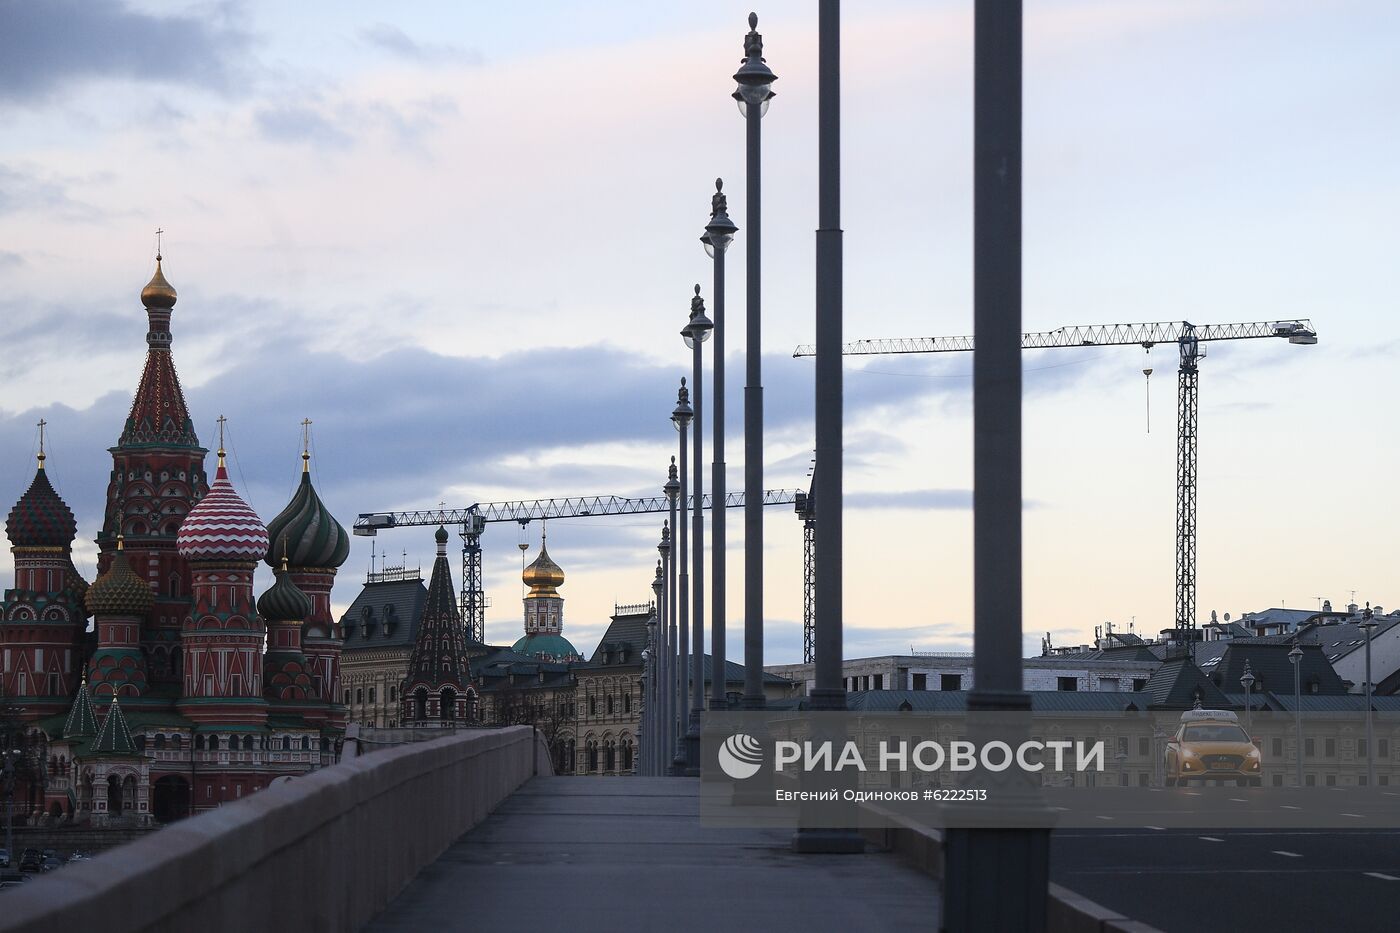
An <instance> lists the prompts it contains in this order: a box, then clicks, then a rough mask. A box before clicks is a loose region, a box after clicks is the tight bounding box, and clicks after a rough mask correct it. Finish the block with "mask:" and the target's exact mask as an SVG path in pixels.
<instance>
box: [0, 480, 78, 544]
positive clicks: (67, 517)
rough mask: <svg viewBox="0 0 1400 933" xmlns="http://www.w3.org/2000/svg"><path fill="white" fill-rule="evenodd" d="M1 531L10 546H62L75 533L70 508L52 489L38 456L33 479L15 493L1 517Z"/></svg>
mask: <svg viewBox="0 0 1400 933" xmlns="http://www.w3.org/2000/svg"><path fill="white" fill-rule="evenodd" d="M5 534H7V535H9V538H10V544H11V545H13V546H14V547H53V548H66V547H70V546H71V545H72V544H73V539H74V538H75V537H76V536H77V534H78V523H77V522H76V521H74V520H73V510H72V509H70V508H68V504H67V503H66V502H64V501H63V500H62V499H60V498H59V496H58V493H56V492H54V488H53V485H52V484H51V483H50V482H49V477H48V474H47V473H45V472H44V464H43V461H42V460H41V461H40V463H39V469H38V470H37V471H36V472H35V474H34V482H32V483H30V484H29V489H28V491H26V492H25V494H24V495H22V496H20V497H19V501H18V502H16V503H15V507H14V508H12V509H10V515H9V517H8V518H7V519H6V520H5Z"/></svg>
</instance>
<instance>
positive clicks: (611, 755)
mask: <svg viewBox="0 0 1400 933" xmlns="http://www.w3.org/2000/svg"><path fill="white" fill-rule="evenodd" d="M615 767H617V747H616V746H615V745H613V740H612V739H608V741H607V744H606V745H604V746H603V770H604V771H611V770H613V768H615Z"/></svg>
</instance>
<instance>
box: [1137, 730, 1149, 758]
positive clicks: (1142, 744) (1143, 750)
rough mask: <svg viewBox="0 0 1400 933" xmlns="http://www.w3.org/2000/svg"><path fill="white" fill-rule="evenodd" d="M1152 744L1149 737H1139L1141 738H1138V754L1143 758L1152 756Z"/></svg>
mask: <svg viewBox="0 0 1400 933" xmlns="http://www.w3.org/2000/svg"><path fill="white" fill-rule="evenodd" d="M1151 742H1152V740H1151V739H1149V738H1148V737H1147V736H1145V735H1144V736H1141V737H1139V738H1138V754H1139V755H1141V756H1143V757H1146V756H1147V755H1148V754H1150V751H1151V748H1152V745H1151Z"/></svg>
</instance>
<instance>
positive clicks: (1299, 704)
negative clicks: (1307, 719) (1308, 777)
mask: <svg viewBox="0 0 1400 933" xmlns="http://www.w3.org/2000/svg"><path fill="white" fill-rule="evenodd" d="M1288 660H1290V661H1292V662H1293V742H1294V744H1295V745H1296V746H1297V754H1296V755H1294V756H1293V757H1294V759H1295V760H1296V763H1297V764H1296V768H1295V772H1296V774H1295V776H1296V778H1297V781H1298V786H1299V787H1302V786H1303V650H1302V649H1301V648H1299V647H1298V646H1297V645H1296V644H1295V645H1294V646H1293V650H1292V651H1290V652H1288Z"/></svg>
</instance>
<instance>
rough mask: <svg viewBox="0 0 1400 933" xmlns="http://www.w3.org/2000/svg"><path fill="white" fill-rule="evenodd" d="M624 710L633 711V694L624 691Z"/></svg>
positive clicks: (626, 711) (625, 711)
mask: <svg viewBox="0 0 1400 933" xmlns="http://www.w3.org/2000/svg"><path fill="white" fill-rule="evenodd" d="M622 711H623V712H624V713H630V712H632V694H630V693H624V694H623V695H622Z"/></svg>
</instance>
